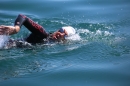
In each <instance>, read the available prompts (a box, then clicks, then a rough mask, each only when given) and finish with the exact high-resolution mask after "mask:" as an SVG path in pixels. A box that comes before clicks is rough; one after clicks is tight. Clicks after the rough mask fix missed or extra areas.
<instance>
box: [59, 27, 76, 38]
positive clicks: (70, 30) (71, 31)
mask: <svg viewBox="0 0 130 86" xmlns="http://www.w3.org/2000/svg"><path fill="white" fill-rule="evenodd" d="M59 32H61V33H65V36H71V35H74V34H75V33H76V31H75V29H74V28H73V27H71V26H65V27H62V28H60V29H59Z"/></svg>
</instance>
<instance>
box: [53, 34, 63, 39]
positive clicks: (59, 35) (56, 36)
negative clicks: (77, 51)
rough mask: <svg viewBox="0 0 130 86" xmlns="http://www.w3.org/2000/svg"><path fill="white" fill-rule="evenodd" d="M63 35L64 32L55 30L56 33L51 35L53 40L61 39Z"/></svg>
mask: <svg viewBox="0 0 130 86" xmlns="http://www.w3.org/2000/svg"><path fill="white" fill-rule="evenodd" d="M64 36H65V34H64V33H61V32H56V33H55V34H54V35H53V39H54V40H63V39H64Z"/></svg>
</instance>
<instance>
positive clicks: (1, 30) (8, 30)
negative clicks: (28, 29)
mask: <svg viewBox="0 0 130 86" xmlns="http://www.w3.org/2000/svg"><path fill="white" fill-rule="evenodd" d="M19 30H20V27H19V26H17V25H16V26H5V25H1V26H0V35H13V34H16V33H18V32H19Z"/></svg>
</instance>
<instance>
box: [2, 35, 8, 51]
mask: <svg viewBox="0 0 130 86" xmlns="http://www.w3.org/2000/svg"><path fill="white" fill-rule="evenodd" d="M8 40H9V36H7V35H0V49H2V48H4V46H5V45H6V42H7V41H8Z"/></svg>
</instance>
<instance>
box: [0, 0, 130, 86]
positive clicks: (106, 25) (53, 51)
mask: <svg viewBox="0 0 130 86" xmlns="http://www.w3.org/2000/svg"><path fill="white" fill-rule="evenodd" d="M18 14H24V15H26V16H28V17H30V18H31V19H33V20H34V21H35V22H37V23H39V24H40V25H42V26H43V27H44V28H45V29H46V31H48V32H49V31H56V30H57V29H58V28H60V27H62V26H68V25H70V26H73V27H74V28H75V29H76V35H74V36H73V37H72V38H71V39H70V40H68V41H67V43H49V44H41V45H36V46H32V47H24V48H16V47H12V48H8V47H6V46H5V47H3V45H4V41H6V40H8V38H13V39H19V38H24V37H26V36H27V35H28V34H29V33H30V32H29V31H28V30H27V29H26V28H25V27H24V26H23V27H22V28H21V30H20V32H19V33H18V34H16V35H13V36H9V37H8V36H0V48H1V49H0V86H130V24H129V23H130V1H129V0H1V1H0V25H13V23H14V21H15V19H16V17H17V15H18Z"/></svg>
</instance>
